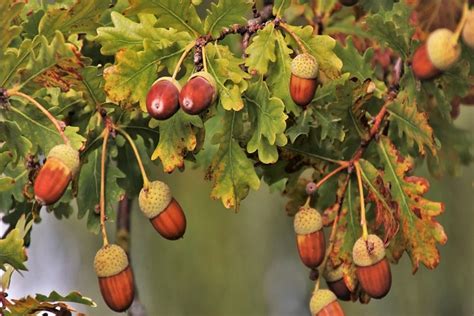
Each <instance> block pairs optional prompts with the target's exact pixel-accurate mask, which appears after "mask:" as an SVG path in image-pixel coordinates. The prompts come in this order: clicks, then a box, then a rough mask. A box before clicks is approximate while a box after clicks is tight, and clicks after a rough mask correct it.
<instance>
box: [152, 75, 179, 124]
mask: <svg viewBox="0 0 474 316" xmlns="http://www.w3.org/2000/svg"><path fill="white" fill-rule="evenodd" d="M180 91H181V85H180V84H179V82H178V81H176V80H175V79H173V78H171V77H162V78H159V79H158V80H156V81H155V82H154V83H153V85H152V86H151V88H150V90H149V91H148V94H147V96H146V110H147V111H148V114H150V116H151V117H153V118H155V119H157V120H166V119H168V118H170V117H171V116H172V115H173V114H175V113H176V111H178V109H179V93H180Z"/></svg>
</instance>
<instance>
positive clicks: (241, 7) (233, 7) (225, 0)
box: [204, 0, 253, 37]
mask: <svg viewBox="0 0 474 316" xmlns="http://www.w3.org/2000/svg"><path fill="white" fill-rule="evenodd" d="M252 3H253V1H251V0H219V2H218V3H217V4H216V3H215V2H211V8H210V9H208V10H207V12H208V14H207V17H206V20H205V21H204V32H205V33H206V34H211V35H212V36H213V37H218V36H219V34H220V33H221V31H222V29H223V28H225V27H228V26H231V25H233V24H243V23H244V22H245V21H246V18H245V17H246V16H247V15H248V13H249V12H250V11H251V8H252Z"/></svg>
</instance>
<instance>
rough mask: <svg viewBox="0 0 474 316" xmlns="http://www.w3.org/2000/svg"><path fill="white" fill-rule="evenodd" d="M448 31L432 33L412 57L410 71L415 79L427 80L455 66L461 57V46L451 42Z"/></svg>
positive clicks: (451, 37) (451, 34) (451, 35)
mask: <svg viewBox="0 0 474 316" xmlns="http://www.w3.org/2000/svg"><path fill="white" fill-rule="evenodd" d="M453 38H454V34H453V32H451V31H450V30H448V29H437V30H436V31H434V32H432V33H431V34H430V35H429V36H428V39H427V41H426V43H424V44H423V45H421V46H420V47H419V48H418V49H417V50H416V51H415V54H414V55H413V60H412V69H413V74H414V75H415V77H417V78H418V79H421V80H427V79H431V78H434V77H436V76H437V75H439V74H440V73H442V72H443V71H445V70H447V69H449V68H450V67H451V66H452V65H453V64H455V63H456V62H457V61H458V59H459V57H460V55H461V46H459V44H458V43H457V41H455V40H453Z"/></svg>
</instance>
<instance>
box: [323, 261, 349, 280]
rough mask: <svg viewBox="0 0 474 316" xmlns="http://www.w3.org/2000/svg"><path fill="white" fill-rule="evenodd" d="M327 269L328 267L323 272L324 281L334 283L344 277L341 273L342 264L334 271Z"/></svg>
mask: <svg viewBox="0 0 474 316" xmlns="http://www.w3.org/2000/svg"><path fill="white" fill-rule="evenodd" d="M328 267H329V266H328V265H326V269H325V270H324V278H325V279H326V281H328V282H334V281H338V280H340V279H342V277H343V276H344V275H343V273H342V264H341V265H339V267H337V268H335V269H333V268H330V269H328Z"/></svg>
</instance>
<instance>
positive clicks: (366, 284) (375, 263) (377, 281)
mask: <svg viewBox="0 0 474 316" xmlns="http://www.w3.org/2000/svg"><path fill="white" fill-rule="evenodd" d="M352 258H353V260H354V263H355V265H356V275H357V279H358V280H359V283H360V286H361V287H362V289H363V290H364V291H365V292H366V293H367V294H368V295H370V296H371V297H373V298H382V297H384V296H385V295H387V293H388V292H389V291H390V287H391V285H392V274H391V272H390V264H389V263H388V260H387V258H386V257H385V247H384V244H383V241H382V239H380V238H379V237H378V236H377V235H368V236H367V240H364V238H362V237H361V238H359V239H358V240H357V241H356V242H355V244H354V248H353V249H352Z"/></svg>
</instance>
